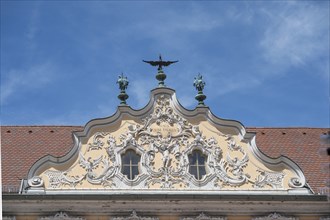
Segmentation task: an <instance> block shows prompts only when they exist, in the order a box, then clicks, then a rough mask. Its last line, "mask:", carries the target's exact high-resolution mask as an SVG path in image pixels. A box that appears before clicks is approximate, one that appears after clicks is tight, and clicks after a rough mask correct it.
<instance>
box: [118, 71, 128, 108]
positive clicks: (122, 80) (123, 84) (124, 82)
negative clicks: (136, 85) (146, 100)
mask: <svg viewBox="0 0 330 220" xmlns="http://www.w3.org/2000/svg"><path fill="white" fill-rule="evenodd" d="M117 84H118V85H119V89H120V93H119V95H118V99H119V100H120V105H127V104H126V99H128V95H127V94H126V89H127V87H128V79H127V77H126V76H124V74H123V73H121V75H119V77H118V80H117Z"/></svg>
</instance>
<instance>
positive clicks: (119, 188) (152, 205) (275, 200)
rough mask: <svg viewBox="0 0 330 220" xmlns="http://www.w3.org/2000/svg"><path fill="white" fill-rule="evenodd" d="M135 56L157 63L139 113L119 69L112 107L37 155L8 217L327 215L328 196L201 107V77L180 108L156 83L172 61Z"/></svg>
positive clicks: (8, 201)
mask: <svg viewBox="0 0 330 220" xmlns="http://www.w3.org/2000/svg"><path fill="white" fill-rule="evenodd" d="M144 62H146V63H149V64H151V65H152V66H157V67H158V73H157V75H156V79H157V80H158V81H159V82H158V87H157V88H155V89H153V90H152V91H151V93H150V100H149V102H148V104H147V105H146V106H145V107H144V108H142V109H140V110H135V109H132V108H131V107H130V106H129V105H128V104H127V99H128V95H127V94H126V90H127V88H128V84H129V82H128V79H127V77H125V76H124V75H123V74H121V75H120V76H119V78H118V81H117V83H118V85H119V89H120V94H119V95H118V98H119V99H120V104H119V106H118V108H117V111H116V112H115V113H114V114H113V115H112V116H110V117H107V118H99V119H93V120H91V121H89V122H88V123H87V124H86V125H85V126H84V129H83V130H82V131H77V132H73V141H74V146H73V148H72V149H71V150H70V152H68V153H67V154H66V155H65V156H63V157H53V156H49V155H48V156H46V157H42V158H40V159H39V160H38V161H36V162H35V164H34V165H33V166H32V167H31V168H30V170H29V172H28V175H27V179H26V180H24V181H22V185H21V190H20V193H21V194H20V195H8V196H5V197H4V201H5V208H4V210H5V213H6V214H7V216H9V217H7V218H13V219H15V215H17V216H18V218H19V216H20V215H21V216H22V215H25V214H28V215H31V216H33V215H36V216H39V217H38V219H89V217H88V216H101V217H100V218H101V219H116V220H119V219H145V220H149V219H150V220H151V219H160V220H164V219H168V218H171V219H182V220H188V219H214V220H215V219H223V220H225V219H227V217H228V216H241V217H242V219H299V218H298V217H296V216H299V215H301V214H303V215H316V214H320V215H319V217H326V214H327V210H328V209H327V207H328V202H327V197H326V196H321V195H315V194H314V192H313V191H312V190H311V189H310V187H309V186H308V184H307V183H306V179H305V176H304V174H303V172H302V170H301V169H300V168H299V166H298V165H297V164H296V163H295V162H293V161H292V160H290V159H289V158H287V157H284V156H281V157H278V158H270V157H268V156H266V155H265V154H263V153H262V152H261V151H260V150H259V148H258V147H257V145H256V139H255V133H250V132H247V131H246V129H245V127H244V126H243V125H242V124H241V123H240V122H238V121H235V120H225V119H221V118H219V117H217V116H215V115H214V114H213V113H212V112H211V110H210V109H209V107H207V106H206V105H205V104H204V100H205V99H206V95H204V94H203V89H204V86H205V82H204V81H203V78H202V75H200V74H198V76H197V77H196V78H195V80H194V86H195V88H196V90H197V95H196V97H195V98H196V100H197V101H198V105H197V107H196V108H195V109H194V110H187V109H185V108H184V107H183V106H182V105H181V104H180V102H179V101H178V100H177V98H176V94H175V90H173V89H171V88H168V87H166V86H165V82H164V81H165V79H166V74H165V73H164V71H163V69H162V68H163V67H165V66H169V65H171V64H173V63H176V62H177V61H163V60H162V58H161V57H160V58H159V60H158V61H144ZM40 210H43V211H40ZM38 212H41V213H39V214H36V213H38ZM279 213H280V214H279ZM102 216H103V217H102ZM164 216H165V217H164ZM166 216H167V217H166ZM92 219H93V218H92ZM18 220H19V219H18Z"/></svg>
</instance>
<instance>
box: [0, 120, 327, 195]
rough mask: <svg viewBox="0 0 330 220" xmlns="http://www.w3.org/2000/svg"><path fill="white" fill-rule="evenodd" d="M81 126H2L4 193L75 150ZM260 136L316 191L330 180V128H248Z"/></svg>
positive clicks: (271, 152) (263, 145) (269, 152)
mask: <svg viewBox="0 0 330 220" xmlns="http://www.w3.org/2000/svg"><path fill="white" fill-rule="evenodd" d="M80 130H83V127H81V126H1V166H2V167H1V171H2V189H3V191H4V192H8V191H17V190H18V188H19V185H20V180H21V179H23V178H26V177H27V173H28V171H29V169H30V167H31V166H32V165H33V164H34V163H35V162H36V161H37V160H38V159H39V158H41V157H43V156H45V155H47V154H50V155H53V156H56V157H61V156H63V155H65V154H66V153H68V152H69V150H70V149H71V148H72V147H73V139H72V132H73V131H80ZM247 130H248V131H251V132H256V133H257V138H256V141H257V146H258V147H259V148H260V150H261V151H262V152H263V153H265V154H266V155H268V156H270V157H279V156H280V155H284V156H287V157H289V158H291V159H292V160H294V161H295V162H296V163H297V164H298V165H299V166H300V167H301V168H302V170H303V171H304V174H305V176H306V179H307V181H308V183H309V184H310V186H311V187H312V189H313V190H315V191H318V189H319V188H322V187H325V186H326V185H325V182H326V180H329V178H330V177H329V172H330V171H329V163H330V157H329V156H327V155H326V154H325V153H323V154H322V153H320V149H321V148H322V147H324V144H322V143H323V142H322V141H321V138H320V137H321V135H324V134H327V133H328V132H329V133H330V129H328V128H247ZM328 147H329V146H328Z"/></svg>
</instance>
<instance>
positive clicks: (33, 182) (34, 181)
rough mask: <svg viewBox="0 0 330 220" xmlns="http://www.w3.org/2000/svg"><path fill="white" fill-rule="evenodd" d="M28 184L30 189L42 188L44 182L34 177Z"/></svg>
mask: <svg viewBox="0 0 330 220" xmlns="http://www.w3.org/2000/svg"><path fill="white" fill-rule="evenodd" d="M28 184H29V186H30V187H42V186H43V185H44V181H43V180H42V179H41V177H39V176H34V177H32V178H31V179H29V180H28Z"/></svg>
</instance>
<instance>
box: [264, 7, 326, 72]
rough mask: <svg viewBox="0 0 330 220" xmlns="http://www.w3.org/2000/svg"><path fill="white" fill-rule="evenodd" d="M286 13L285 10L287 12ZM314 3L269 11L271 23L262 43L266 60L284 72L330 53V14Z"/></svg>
mask: <svg viewBox="0 0 330 220" xmlns="http://www.w3.org/2000/svg"><path fill="white" fill-rule="evenodd" d="M283 9H284V10H283ZM327 10H328V9H327V8H322V7H320V6H316V5H314V4H313V3H311V2H307V3H305V2H297V3H295V4H292V3H290V4H288V5H287V7H286V8H281V10H280V8H279V9H278V10H268V11H267V10H266V11H264V12H266V13H267V15H268V16H269V18H270V23H269V24H268V25H267V26H268V27H267V29H266V31H265V34H264V38H263V40H262V41H261V44H260V45H261V47H262V48H263V50H264V57H265V59H266V60H267V61H268V62H269V63H271V64H275V65H280V66H282V67H284V68H286V67H289V66H295V67H297V66H303V65H307V64H310V63H311V62H314V61H315V60H317V59H319V58H320V57H321V56H323V55H324V54H326V53H327V52H326V51H328V50H329V42H328V41H329V12H328V11H327Z"/></svg>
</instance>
